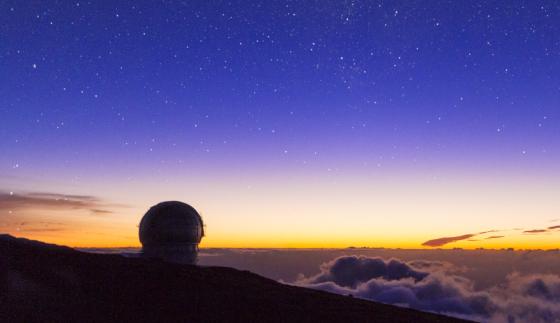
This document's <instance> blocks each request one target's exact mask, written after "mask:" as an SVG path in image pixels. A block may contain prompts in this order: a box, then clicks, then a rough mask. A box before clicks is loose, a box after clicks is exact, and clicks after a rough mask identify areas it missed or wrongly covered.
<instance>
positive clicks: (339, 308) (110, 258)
mask: <svg viewBox="0 0 560 323" xmlns="http://www.w3.org/2000/svg"><path fill="white" fill-rule="evenodd" d="M0 290H1V293H0V321H3V322H4V321H8V322H35V321H41V322H45V321H48V322H52V321H57V322H77V321H188V322H210V321H213V322H304V321H305V322H461V320H459V319H454V318H450V317H445V316H441V315H436V314H431V313H424V312H419V311H416V310H411V309H406V308H399V307H395V306H390V305H385V304H378V303H374V302H369V301H365V300H360V299H356V298H352V297H349V296H340V295H335V294H329V293H325V292H320V291H315V290H310V289H305V288H300V287H294V286H289V285H283V284H280V283H278V282H276V281H273V280H270V279H267V278H263V277H261V276H258V275H256V274H253V273H250V272H247V271H239V270H235V269H231V268H224V267H197V266H192V265H177V264H170V263H165V262H162V261H159V260H156V259H143V258H126V257H123V256H119V255H102V254H90V253H84V252H79V251H76V250H74V249H71V248H67V247H60V246H54V245H48V244H44V243H40V242H36V241H30V240H25V239H16V238H13V237H11V236H8V235H0Z"/></svg>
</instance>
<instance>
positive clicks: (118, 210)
mask: <svg viewBox="0 0 560 323" xmlns="http://www.w3.org/2000/svg"><path fill="white" fill-rule="evenodd" d="M0 18H1V21H2V23H1V24H0V73H1V74H0V75H1V77H0V231H3V232H8V233H11V234H14V235H19V236H26V237H31V238H36V239H41V240H46V241H52V242H57V243H63V244H69V245H74V246H127V245H137V244H138V241H137V227H136V225H137V224H138V222H139V220H140V218H141V216H142V215H143V213H144V212H145V210H146V209H147V208H148V207H149V206H150V205H152V204H154V203H156V202H158V201H161V200H168V199H178V200H182V201H186V202H188V203H190V204H192V205H193V206H194V207H195V208H197V209H198V210H199V211H200V213H201V214H202V216H203V217H204V219H205V221H206V225H207V229H206V232H207V237H206V238H205V240H204V243H203V245H205V246H233V247H236V246H244V247H247V246H249V247H330V246H333V247H345V246H348V245H365V246H386V247H406V248H422V247H434V245H433V243H428V244H423V243H425V242H429V241H431V240H434V239H440V238H446V239H449V238H451V242H450V243H449V244H448V243H447V242H445V243H444V244H443V245H441V246H444V247H457V246H458V247H464V248H474V247H496V248H497V247H510V246H512V247H517V248H551V247H558V246H557V241H558V238H559V237H560V232H557V230H556V229H557V228H555V224H560V221H558V220H557V219H559V218H560V202H559V200H558V198H557V197H558V194H559V193H560V184H559V183H560V181H559V180H560V166H559V165H560V120H559V118H560V4H559V3H558V2H556V1H250V2H248V1H131V2H118V3H117V2H113V1H41V2H37V1H2V3H0ZM555 222H556V223H555ZM497 232H499V233H497ZM464 236H468V237H467V238H461V239H459V238H460V237H464ZM491 237H493V238H491ZM453 238H457V239H455V240H454V239H453ZM445 241H448V240H445ZM436 245H437V243H436Z"/></svg>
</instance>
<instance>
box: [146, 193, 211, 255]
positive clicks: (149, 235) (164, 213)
mask: <svg viewBox="0 0 560 323" xmlns="http://www.w3.org/2000/svg"><path fill="white" fill-rule="evenodd" d="M139 235H140V242H141V243H142V252H143V254H144V256H147V257H155V258H161V259H164V260H166V261H170V262H179V263H194V262H196V256H197V253H198V243H199V242H200V240H201V239H202V237H203V236H204V228H203V223H202V218H201V217H200V215H199V214H198V212H197V211H196V210H195V209H194V208H193V207H192V206H190V205H188V204H186V203H183V202H178V201H168V202H161V203H159V204H156V205H154V206H152V207H151V208H150V209H149V210H148V212H146V214H145V215H144V217H143V218H142V221H140V232H139Z"/></svg>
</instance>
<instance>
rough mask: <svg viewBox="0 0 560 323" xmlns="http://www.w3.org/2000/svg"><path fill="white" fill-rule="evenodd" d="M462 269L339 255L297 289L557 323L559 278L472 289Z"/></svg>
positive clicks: (509, 280) (465, 314)
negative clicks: (307, 288)
mask: <svg viewBox="0 0 560 323" xmlns="http://www.w3.org/2000/svg"><path fill="white" fill-rule="evenodd" d="M460 272H461V269H460V268H456V267H455V266H454V265H452V264H449V263H445V262H439V261H425V260H420V261H402V260H399V259H395V258H393V259H383V258H379V257H365V256H343V257H339V258H336V259H334V260H332V261H330V262H327V263H324V264H323V265H322V266H321V268H320V272H319V273H318V274H316V275H313V276H310V277H305V276H302V277H300V278H299V279H298V280H297V281H296V282H295V284H296V285H298V286H303V287H309V288H314V289H319V290H323V291H327V292H332V293H337V294H342V295H352V296H354V297H359V298H363V299H368V300H373V301H376V302H382V303H387V304H393V305H398V306H404V307H410V308H415V309H419V310H423V311H430V312H436V313H442V314H447V315H451V316H456V317H462V318H467V319H473V320H477V321H492V322H555V321H558V320H560V277H559V276H558V275H542V274H541V275H536V274H532V275H521V274H519V273H515V272H514V273H511V274H509V275H508V276H507V277H506V279H505V283H502V284H499V285H496V286H494V287H492V288H489V289H486V290H476V289H475V288H474V283H473V281H471V280H470V279H468V278H466V277H464V276H461V275H460V274H459V273H460Z"/></svg>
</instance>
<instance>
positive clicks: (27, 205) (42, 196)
mask: <svg viewBox="0 0 560 323" xmlns="http://www.w3.org/2000/svg"><path fill="white" fill-rule="evenodd" d="M109 206H110V205H107V204H106V203H104V202H103V201H101V200H100V199H99V198H97V197H94V196H88V195H64V194H57V193H42V192H30V193H13V192H3V191H0V210H19V209H43V210H44V209H54V210H89V211H91V213H92V214H97V215H102V214H110V213H112V211H110V210H107V209H105V208H106V207H109Z"/></svg>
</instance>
